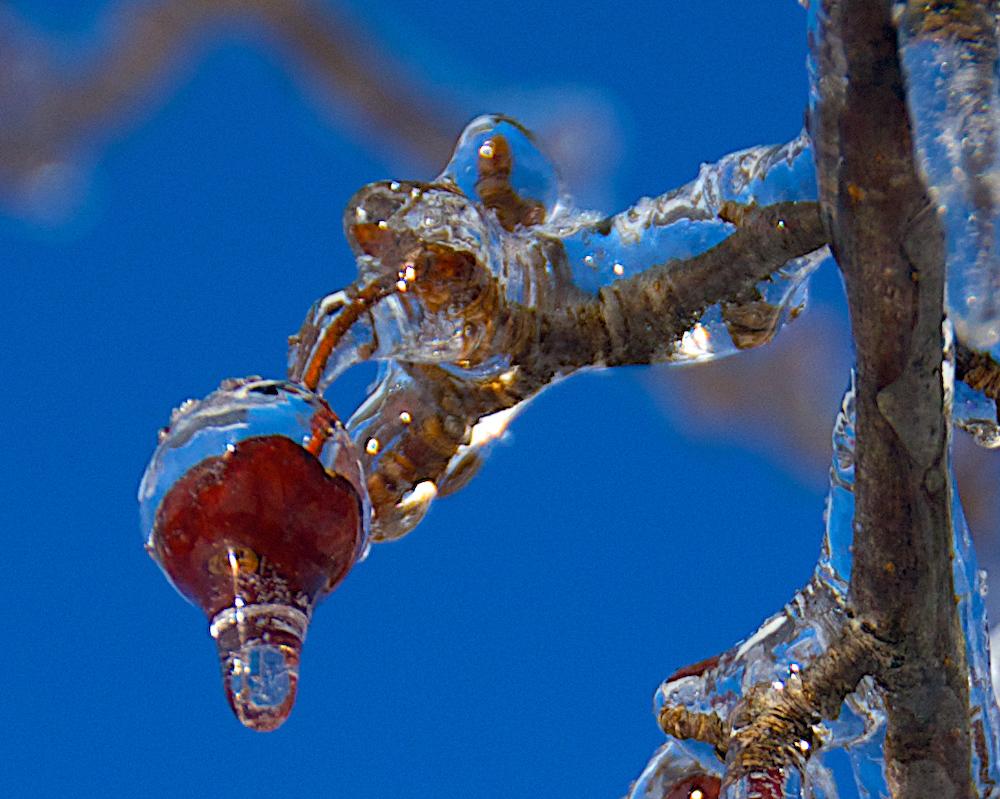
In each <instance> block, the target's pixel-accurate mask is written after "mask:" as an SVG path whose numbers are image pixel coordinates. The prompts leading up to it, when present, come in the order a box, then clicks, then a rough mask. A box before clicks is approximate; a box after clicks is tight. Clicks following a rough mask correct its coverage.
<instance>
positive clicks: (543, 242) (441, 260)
mask: <svg viewBox="0 0 1000 799" xmlns="http://www.w3.org/2000/svg"><path fill="white" fill-rule="evenodd" d="M815 200H816V185H815V179H814V170H813V167H812V151H811V147H810V144H809V140H808V138H807V137H806V136H805V135H804V134H803V135H800V136H799V137H798V138H796V139H795V140H794V141H792V142H791V143H789V144H786V145H781V146H773V147H757V148H753V149H749V150H744V151H741V152H738V153H734V154H732V155H728V156H726V157H725V158H723V159H722V160H720V161H719V162H718V163H716V164H712V165H705V166H703V167H702V168H701V170H700V171H699V174H698V176H697V178H696V179H695V180H694V181H692V182H691V183H689V184H688V185H686V186H683V187H681V188H680V189H677V190H676V191H672V192H670V193H668V194H665V195H663V196H661V197H657V198H652V199H650V198H645V199H642V200H640V201H639V202H638V203H636V205H635V206H634V207H632V208H630V209H628V210H626V211H624V212H622V213H620V214H617V215H615V216H613V217H604V216H602V215H600V214H597V213H594V212H587V211H580V210H578V209H576V208H574V207H573V206H572V203H571V202H570V200H569V198H568V195H567V194H566V193H565V191H564V190H563V188H562V186H561V184H560V182H559V180H558V177H557V175H556V171H555V169H554V167H552V165H551V163H550V162H549V161H548V160H547V159H546V158H545V156H544V155H543V154H542V153H541V152H540V151H539V150H538V148H537V147H536V145H535V143H534V142H533V141H532V139H531V136H530V134H528V133H527V132H526V131H525V130H524V129H523V128H522V127H520V126H519V125H518V124H517V123H516V122H514V121H512V120H510V119H507V118H505V117H498V116H487V117H480V118H479V119H477V120H475V121H473V122H472V124H470V125H469V127H468V128H467V129H466V131H465V133H464V134H463V135H462V137H461V139H460V141H459V143H458V146H457V147H456V149H455V152H454V155H453V156H452V159H451V161H450V162H449V164H448V166H447V167H446V168H445V170H444V171H443V172H442V173H441V175H439V176H438V178H437V179H436V181H434V182H432V183H416V182H405V181H383V182H379V183H373V184H370V185H368V186H366V187H364V188H363V189H361V190H360V191H359V192H358V193H357V194H356V195H355V196H354V198H353V199H352V200H351V202H350V204H349V205H348V208H347V210H346V212H345V215H344V229H345V233H346V236H347V238H348V241H349V242H350V244H351V247H352V249H353V251H354V254H355V256H356V258H357V264H358V279H357V281H355V283H353V284H352V285H351V286H348V287H347V288H345V289H344V290H342V291H338V292H335V293H333V294H330V295H329V296H327V297H325V298H323V299H321V300H320V301H319V302H317V303H316V304H315V305H314V306H313V308H312V309H311V310H310V311H309V314H308V316H307V318H306V322H305V324H304V325H303V328H302V330H301V331H300V332H299V334H298V335H297V336H295V337H293V339H292V346H291V349H290V352H289V373H288V376H289V379H290V380H292V381H300V382H302V383H303V384H304V385H306V386H307V387H309V388H310V389H312V390H315V391H317V392H323V391H325V390H326V389H327V388H328V387H329V386H330V385H331V384H332V383H333V382H334V381H335V380H336V379H337V377H338V376H340V375H341V374H342V373H343V372H344V371H345V370H346V369H348V368H350V367H351V366H353V365H355V364H357V363H359V362H362V361H368V360H375V361H381V362H383V363H385V364H387V366H386V368H385V369H384V370H383V371H382V373H381V375H380V378H379V382H378V384H377V385H376V386H375V388H374V389H373V390H372V392H371V395H370V397H369V399H368V401H367V402H366V403H365V404H364V406H363V407H362V408H360V409H358V411H357V412H356V413H355V414H354V416H353V417H352V418H351V420H350V421H349V422H348V425H347V426H348V430H349V432H350V434H351V437H352V439H353V441H354V444H355V446H356V448H357V450H358V451H359V452H360V453H361V454H362V455H361V456H362V459H363V462H364V466H365V469H366V474H367V475H368V482H369V486H368V488H369V492H370V493H371V494H372V501H373V502H374V506H375V508H376V514H375V521H374V538H375V540H388V539H392V538H398V537H399V536H400V535H403V534H405V533H406V532H407V531H409V530H410V529H412V527H413V526H414V525H415V524H417V523H418V522H419V520H420V518H422V516H423V514H424V512H425V511H426V509H427V507H428V505H429V504H430V502H431V501H432V500H433V499H434V497H436V496H439V495H441V494H444V493H447V492H448V491H450V490H455V489H456V488H458V487H460V486H461V485H462V484H463V483H464V481H465V480H467V479H468V478H469V477H470V476H471V475H472V474H473V473H474V472H475V470H476V468H477V466H478V464H479V462H480V461H481V459H482V456H483V455H484V454H485V452H484V447H485V446H486V445H488V444H489V443H490V442H491V441H493V440H495V439H496V438H498V437H499V436H500V435H502V432H503V430H504V429H505V428H506V426H507V425H508V424H509V423H510V421H511V420H512V418H513V417H514V415H516V413H518V412H519V411H520V409H522V408H523V406H524V401H525V400H527V399H528V398H530V397H532V396H534V395H535V394H537V393H538V391H540V390H541V389H543V388H544V387H545V386H546V385H548V384H549V383H551V382H552V381H554V380H556V379H558V378H559V377H562V376H565V375H568V374H570V373H572V372H574V371H576V370H578V369H582V368H588V367H594V366H605V365H610V364H615V363H618V362H652V361H668V362H678V363H689V362H693V361H702V360H706V359H709V358H715V357H719V356H722V355H727V354H730V353H733V352H737V351H739V350H743V349H749V348H752V347H757V346H760V345H763V344H765V343H767V342H768V341H770V340H771V339H772V338H773V337H774V335H775V334H776V333H777V331H778V330H779V329H780V328H781V327H782V326H783V325H784V324H786V323H787V322H789V321H791V320H793V319H794V318H795V317H796V316H798V314H799V313H801V312H802V311H803V309H804V308H805V305H806V299H807V284H808V278H809V276H810V274H812V272H813V271H814V270H815V269H816V268H817V267H818V266H819V264H820V263H821V262H822V261H823V260H825V259H826V258H827V249H826V248H825V247H819V248H817V249H816V250H815V251H813V252H807V251H804V248H801V247H800V249H798V250H795V252H796V253H803V254H801V255H798V254H797V255H796V256H795V257H788V259H787V261H786V262H785V263H783V264H782V263H781V261H780V256H779V257H778V260H777V263H775V264H773V266H770V267H769V271H768V272H766V274H767V277H766V278H765V279H762V280H760V281H759V282H757V283H756V285H748V286H746V287H745V288H743V289H742V290H741V291H740V292H739V293H738V294H737V295H734V296H731V297H728V298H726V299H725V300H724V301H718V300H716V299H715V297H716V296H717V295H712V297H713V299H712V300H711V301H704V302H701V301H694V300H691V303H690V304H692V305H694V309H692V308H690V307H689V305H684V306H683V308H684V309H685V310H684V311H683V313H682V314H680V315H679V316H678V319H679V320H680V321H678V322H677V323H676V325H675V327H679V328H681V329H679V330H676V329H671V331H670V332H669V333H666V332H665V333H664V334H663V335H656V336H651V343H650V344H649V347H650V348H651V349H652V350H653V351H652V352H650V353H646V352H643V353H642V354H641V355H640V356H632V355H628V354H625V355H622V354H621V353H622V347H621V344H620V340H621V338H620V336H619V333H618V332H612V331H618V330H619V329H621V328H622V324H621V323H620V321H619V320H618V319H617V317H616V316H615V314H616V313H617V314H622V313H624V312H623V311H621V310H616V309H619V305H618V301H617V300H615V299H614V297H613V292H614V291H617V290H619V289H620V290H621V291H622V293H623V294H624V293H626V292H629V291H631V292H632V294H633V295H634V296H641V297H645V296H647V295H649V291H648V289H646V288H643V284H642V283H641V281H643V280H647V281H652V280H660V281H663V282H664V283H666V284H669V283H670V281H671V269H675V268H679V267H680V266H683V265H684V264H685V263H690V260H691V259H694V258H698V257H701V256H704V255H706V254H709V253H711V252H712V251H713V250H715V249H716V248H718V247H719V245H720V244H723V243H725V242H726V241H727V240H728V239H729V238H730V237H731V236H732V235H733V234H734V233H736V232H738V231H741V230H742V229H743V226H744V225H745V224H747V223H746V222H745V220H746V219H748V218H751V217H749V216H748V215H753V214H758V213H759V212H760V209H762V208H767V209H773V214H774V216H775V218H774V219H773V220H771V219H770V218H769V217H768V222H767V227H766V230H767V233H766V234H765V233H754V235H761V236H773V238H774V240H775V241H776V242H779V241H780V242H784V241H786V237H787V236H788V234H789V231H788V230H786V217H787V216H788V214H790V213H794V212H795V211H796V208H797V206H796V204H797V203H809V204H810V207H812V204H813V203H815ZM752 218H753V219H757V217H756V216H753V217H752ZM788 224H789V225H792V224H796V223H794V222H792V221H791V220H789V222H788ZM800 229H801V228H800ZM772 231H773V232H772ZM789 246H790V245H789ZM778 252H780V253H783V252H785V251H784V250H781V249H779V250H778ZM769 257H771V258H774V256H769ZM719 258H720V260H724V259H725V256H719ZM733 260H738V255H734V256H733ZM768 263H770V262H769V261H768ZM733 268H737V267H736V266H733ZM651 275H654V277H650V276H651ZM660 275H662V277H660ZM679 280H680V282H681V283H682V284H684V285H689V284H685V283H684V278H683V277H681V278H679ZM629 281H632V283H630V282H629ZM693 292H694V293H697V289H694V290H693ZM681 293H683V292H681ZM689 293H691V292H689ZM678 302H681V301H680V300H678ZM561 314H567V315H569V318H570V319H580V320H583V319H587V320H589V322H588V324H589V326H588V327H586V328H585V330H586V331H588V332H586V333H583V332H580V331H581V330H584V328H582V327H581V325H580V324H577V323H575V322H571V323H570V324H568V325H567V328H568V329H571V330H572V331H573V332H572V333H567V334H562V333H560V334H558V335H556V334H553V332H552V328H551V325H550V320H553V319H557V318H558V317H559V316H560V315H561ZM650 314H651V315H654V316H655V317H656V318H658V319H666V318H668V317H670V313H669V310H668V311H663V312H661V311H657V312H656V313H655V314H654V313H653V312H652V311H650ZM602 315H603V317H602ZM688 320H689V321H690V327H688V328H687V329H683V326H684V324H687V322H688ZM573 336H577V337H579V346H577V345H576V343H573V345H572V346H569V345H568V344H567V342H568V341H569V339H571V338H572V337H573ZM588 336H589V338H587V337H588ZM602 337H604V339H607V340H608V343H607V344H600V343H596V342H600V341H602V340H603V339H602ZM549 342H557V346H563V347H564V348H565V350H564V351H562V352H557V351H554V350H553V349H552V348H551V346H550V344H549ZM616 347H617V348H618V349H617V350H616V349H615V348H616ZM626 349H627V348H626ZM595 350H596V351H595ZM592 351H593V354H590V353H591V352H592ZM629 357H632V358H634V360H631V361H628V360H621V359H627V358H629ZM616 358H617V359H619V360H616ZM403 420H405V421H403ZM445 452H448V453H449V454H448V455H447V457H444V458H442V457H441V453H445Z"/></svg>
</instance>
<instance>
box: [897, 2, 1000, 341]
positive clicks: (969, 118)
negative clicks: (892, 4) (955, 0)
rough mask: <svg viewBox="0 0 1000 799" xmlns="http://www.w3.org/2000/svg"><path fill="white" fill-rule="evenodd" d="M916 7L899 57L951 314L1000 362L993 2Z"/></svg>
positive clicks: (903, 31)
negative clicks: (940, 230) (942, 250)
mask: <svg viewBox="0 0 1000 799" xmlns="http://www.w3.org/2000/svg"><path fill="white" fill-rule="evenodd" d="M913 5H916V4H911V7H912V6H913ZM919 5H920V6H921V7H920V8H919V9H915V10H912V11H911V10H908V11H904V12H903V13H902V17H901V21H900V26H899V29H900V44H901V48H900V52H901V55H902V63H903V67H904V71H905V74H906V83H907V101H908V104H909V108H910V117H911V119H912V120H913V125H914V130H915V134H916V149H917V154H918V156H919V161H920V165H921V167H922V169H923V172H924V175H925V177H926V180H927V184H928V189H929V190H930V193H931V197H932V199H933V200H934V201H935V202H936V203H937V207H938V213H939V215H940V217H941V220H942V222H943V224H944V230H945V246H946V249H947V256H946V257H947V295H946V300H947V308H948V316H949V317H950V318H951V321H952V323H953V324H954V326H955V331H956V333H957V334H958V336H959V338H960V339H961V340H962V341H964V342H965V343H966V344H967V345H968V346H969V347H971V348H973V349H976V350H980V351H987V352H990V353H991V354H992V355H993V357H994V358H997V357H998V356H1000V243H998V240H997V235H998V232H1000V231H998V227H997V225H998V221H1000V218H998V213H1000V196H998V191H1000V132H998V127H1000V95H998V91H1000V78H998V75H997V35H996V20H995V18H994V12H992V11H989V10H988V8H987V4H975V3H961V4H951V3H942V4H919ZM935 5H936V6H937V7H935Z"/></svg>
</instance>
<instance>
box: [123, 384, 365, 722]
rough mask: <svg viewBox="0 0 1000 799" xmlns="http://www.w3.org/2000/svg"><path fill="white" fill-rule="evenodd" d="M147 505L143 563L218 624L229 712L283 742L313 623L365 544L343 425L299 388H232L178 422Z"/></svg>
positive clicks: (354, 460) (146, 484) (163, 449)
mask: <svg viewBox="0 0 1000 799" xmlns="http://www.w3.org/2000/svg"><path fill="white" fill-rule="evenodd" d="M140 498H141V501H142V503H143V506H144V508H143V510H144V513H143V516H144V519H146V520H147V524H148V526H147V528H146V529H145V531H144V532H145V535H146V548H147V550H148V551H149V553H150V555H152V557H153V558H154V559H155V560H156V562H157V563H158V564H159V566H160V568H161V569H162V570H163V572H164V573H165V574H166V575H167V577H168V578H169V579H170V581H171V582H172V583H173V584H174V586H175V587H176V588H177V590H178V591H179V592H180V593H181V594H182V595H183V596H185V597H186V598H187V599H188V600H189V601H191V602H192V603H194V604H195V605H197V606H198V607H199V608H201V609H202V611H204V613H205V615H206V617H207V618H208V619H209V621H210V627H209V630H210V633H211V635H212V637H213V638H214V639H215V641H216V645H217V648H218V653H219V662H220V667H221V670H222V679H223V687H224V689H225V692H226V697H227V699H228V701H229V704H230V706H231V707H232V709H233V712H234V713H235V714H236V716H237V717H238V718H239V719H240V721H241V722H242V723H243V724H245V725H246V726H248V727H250V728H252V729H255V730H260V731H269V730H273V729H276V728H277V727H278V726H279V725H280V724H281V723H282V722H284V721H285V719H286V718H287V717H288V714H289V713H290V712H291V709H292V705H293V704H294V701H295V694H296V689H297V686H298V675H299V661H300V658H301V649H302V644H303V642H304V640H305V636H306V630H307V628H308V624H309V619H310V616H311V614H312V610H313V608H314V607H315V605H316V604H317V603H318V602H320V601H321V600H322V599H323V598H324V597H325V596H327V595H328V594H329V593H330V592H331V591H333V589H334V588H335V587H336V586H337V585H338V584H339V583H340V581H341V580H343V578H344V577H345V576H346V575H347V572H348V571H349V570H350V569H351V567H352V566H353V565H354V563H355V562H356V561H357V560H358V559H359V558H360V557H361V556H362V553H363V551H364V547H365V545H366V542H367V536H368V518H369V516H370V511H369V504H368V499H367V492H366V490H365V486H364V482H363V480H362V479H361V467H360V464H359V460H358V456H357V454H356V453H355V451H354V447H353V445H352V443H351V441H350V438H349V437H348V435H347V433H346V431H345V430H344V427H343V425H341V424H340V422H339V420H338V419H337V418H336V416H334V415H333V413H332V411H330V409H329V407H327V405H326V404H325V403H324V402H323V401H322V400H321V399H320V398H319V397H317V396H315V395H313V394H310V393H309V392H307V391H305V390H303V389H301V388H299V387H296V386H292V385H289V384H285V383H281V382H278V381H264V380H259V379H252V378H251V379H247V380H241V381H227V382H226V383H225V384H224V385H223V387H222V388H221V389H220V390H219V391H217V392H215V393H213V394H212V395H210V396H209V397H208V398H207V399H206V400H204V401H202V402H191V403H187V404H185V405H184V406H183V407H182V408H181V409H179V410H178V411H177V412H176V413H175V414H174V417H173V418H172V419H171V424H170V427H169V428H167V429H166V430H165V431H164V432H163V434H162V436H161V441H160V445H159V447H158V448H157V450H156V452H155V453H154V456H153V459H152V461H151V463H150V466H149V468H148V469H147V472H146V475H145V477H144V479H143V483H142V486H141V488H140Z"/></svg>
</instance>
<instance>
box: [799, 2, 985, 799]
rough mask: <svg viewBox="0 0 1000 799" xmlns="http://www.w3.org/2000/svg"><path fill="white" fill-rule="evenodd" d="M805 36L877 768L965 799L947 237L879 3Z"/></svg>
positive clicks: (930, 793)
mask: <svg viewBox="0 0 1000 799" xmlns="http://www.w3.org/2000/svg"><path fill="white" fill-rule="evenodd" d="M819 16H820V23H819V31H818V39H817V40H816V41H814V42H812V48H813V52H814V58H815V60H816V62H817V65H818V86H819V89H820V95H821V96H820V98H819V102H818V105H817V107H816V109H815V112H814V113H813V115H812V118H811V120H810V121H811V126H812V133H813V140H814V143H815V146H816V152H817V168H818V173H819V185H820V200H821V204H822V210H823V214H824V218H825V219H826V220H827V222H828V225H829V228H830V231H831V237H832V246H833V251H834V254H835V256H836V258H837V261H838V263H839V264H840V267H841V269H842V271H843V273H844V278H845V282H846V286H847V295H848V303H849V307H850V311H851V322H852V328H853V332H854V339H855V345H856V351H857V392H856V402H857V423H856V433H857V466H856V470H857V471H856V474H857V477H856V484H855V497H856V510H855V517H854V530H855V534H854V545H853V550H854V566H853V572H852V576H851V583H850V595H849V599H850V603H851V605H852V606H853V609H854V610H855V612H856V613H857V614H858V615H859V616H860V618H862V619H864V620H866V622H868V623H869V624H871V626H872V628H873V629H874V630H875V633H876V635H877V636H878V637H879V638H880V639H882V640H883V641H885V642H887V643H888V644H890V645H891V646H892V647H893V649H894V651H895V652H896V654H897V656H898V665H896V666H895V667H893V668H890V669H880V670H879V671H878V672H877V673H876V675H875V676H876V678H877V680H878V682H879V684H880V685H881V686H882V687H883V689H884V690H885V691H886V694H887V701H886V705H887V712H888V730H887V737H886V745H885V756H886V764H887V766H886V767H887V777H888V781H889V785H890V787H891V788H892V791H893V796H894V797H898V799H916V798H917V797H926V798H927V799H942V798H943V797H971V796H973V793H974V792H973V785H972V775H971V770H970V764H971V740H970V734H969V688H968V684H969V683H968V667H967V664H966V658H965V644H964V637H963V634H962V630H961V627H960V625H959V619H958V614H957V605H956V600H955V593H954V585H953V580H952V571H951V568H952V566H951V562H952V526H951V515H950V514H951V494H952V491H951V483H950V477H949V471H948V422H947V420H946V418H945V415H944V387H943V384H942V351H943V339H942V331H941V324H942V320H943V318H944V316H943V289H944V246H943V232H942V229H941V226H940V224H939V222H938V219H937V216H936V215H935V213H934V212H933V210H932V208H931V204H930V202H929V199H928V197H927V193H926V190H925V188H924V186H923V183H922V181H921V178H920V176H919V174H918V171H917V168H916V165H915V164H914V157H913V137H912V131H911V128H910V121H909V116H908V114H907V109H906V105H905V99H904V98H905V88H904V84H903V76H902V73H901V68H900V63H899V57H898V52H897V38H896V30H895V28H894V26H893V23H892V17H891V3H890V2H888V0H823V2H822V7H821V10H820V11H819Z"/></svg>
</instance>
